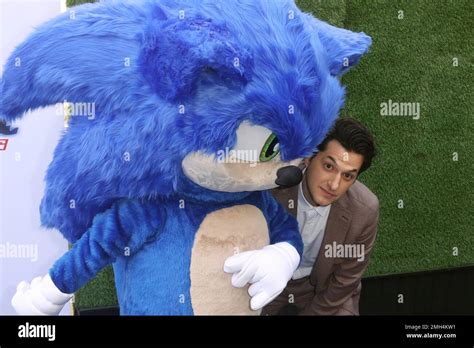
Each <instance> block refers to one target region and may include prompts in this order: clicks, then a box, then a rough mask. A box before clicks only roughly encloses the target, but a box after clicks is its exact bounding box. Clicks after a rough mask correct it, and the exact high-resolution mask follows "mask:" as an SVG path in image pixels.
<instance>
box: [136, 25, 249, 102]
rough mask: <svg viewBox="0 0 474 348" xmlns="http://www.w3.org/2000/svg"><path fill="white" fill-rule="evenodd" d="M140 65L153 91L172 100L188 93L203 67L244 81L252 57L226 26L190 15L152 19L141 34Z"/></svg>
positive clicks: (233, 80) (234, 81)
mask: <svg viewBox="0 0 474 348" xmlns="http://www.w3.org/2000/svg"><path fill="white" fill-rule="evenodd" d="M140 66H141V70H142V73H143V76H144V77H145V79H146V80H147V81H148V82H149V83H150V85H151V86H152V88H153V89H154V90H155V92H156V93H157V94H158V95H160V96H161V97H162V98H164V99H166V100H170V101H171V100H177V99H180V100H183V99H185V98H187V97H188V96H190V95H191V94H192V92H193V90H194V87H195V84H196V82H197V80H198V78H199V75H200V74H201V73H203V72H205V71H207V72H209V71H212V72H213V73H215V74H217V76H218V77H219V78H220V79H222V80H224V81H226V82H229V83H230V84H241V85H245V84H246V83H247V82H248V81H249V80H250V78H251V74H252V68H253V60H252V57H251V55H250V53H249V52H248V51H247V50H246V49H245V48H243V47H242V46H241V45H240V44H239V43H238V42H237V40H236V39H235V37H233V35H232V34H231V33H230V32H229V31H228V30H227V28H226V27H225V26H223V25H218V24H215V23H213V22H212V21H211V20H210V19H203V18H189V19H182V20H178V19H173V20H168V21H165V22H164V23H163V22H158V21H155V22H153V23H151V24H150V25H149V26H148V27H147V30H146V32H145V34H144V35H143V51H142V54H141V57H140Z"/></svg>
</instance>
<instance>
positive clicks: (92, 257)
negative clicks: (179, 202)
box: [12, 200, 163, 314]
mask: <svg viewBox="0 0 474 348" xmlns="http://www.w3.org/2000/svg"><path fill="white" fill-rule="evenodd" d="M162 221H163V216H162V213H161V209H159V207H158V206H156V205H153V204H152V203H151V202H149V201H142V200H122V201H119V202H117V203H115V204H114V205H113V206H112V207H111V208H110V209H108V210H106V211H105V212H103V213H101V214H98V215H97V216H96V217H95V218H94V221H93V223H92V226H91V227H90V228H89V229H88V230H87V232H86V233H84V235H83V236H82V237H81V239H79V240H78V241H77V242H76V243H75V244H74V246H73V247H72V249H71V250H69V251H68V252H67V253H66V254H64V255H63V256H62V257H61V258H60V259H59V260H57V261H56V263H55V264H54V266H53V267H52V268H51V269H50V271H49V273H48V275H46V276H44V277H42V278H41V277H39V278H35V279H34V280H33V281H32V282H31V285H30V284H28V283H26V282H22V283H20V284H19V285H18V288H17V292H16V294H15V296H14V297H13V299H12V305H13V307H14V308H15V310H16V311H17V313H18V314H58V313H59V311H60V310H61V309H62V307H63V306H64V304H65V303H66V302H67V301H68V300H69V299H70V298H71V297H72V293H74V292H75V291H77V290H78V289H79V288H80V287H82V286H83V285H84V284H85V283H87V282H88V281H89V280H91V279H92V278H93V277H94V276H95V275H96V274H97V273H98V272H99V271H100V270H101V269H103V268H104V267H105V266H107V265H108V264H110V263H112V262H114V261H115V260H116V259H117V258H118V257H128V256H132V255H133V254H134V253H135V252H136V251H138V250H139V249H140V248H141V247H142V245H143V244H144V243H145V242H146V241H147V240H149V239H151V238H153V237H154V236H155V235H156V234H157V233H158V232H159V228H160V225H161V226H162V224H161V222H162Z"/></svg>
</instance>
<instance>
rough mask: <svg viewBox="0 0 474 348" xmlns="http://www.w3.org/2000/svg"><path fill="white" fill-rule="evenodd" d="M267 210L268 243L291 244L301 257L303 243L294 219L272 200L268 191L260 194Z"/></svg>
mask: <svg viewBox="0 0 474 348" xmlns="http://www.w3.org/2000/svg"><path fill="white" fill-rule="evenodd" d="M262 195H263V200H264V202H265V203H264V204H265V207H266V209H267V211H266V215H267V221H268V227H269V232H270V243H271V244H276V243H281V242H287V243H289V244H291V245H292V246H293V247H294V248H295V249H296V251H297V252H298V254H299V256H300V257H301V256H302V255H303V241H302V239H301V235H300V232H299V228H298V222H297V221H296V219H295V218H294V217H293V216H291V215H290V214H288V213H287V212H286V211H285V209H284V208H283V207H282V206H281V205H280V204H279V203H278V202H277V201H276V199H275V198H273V196H272V194H271V193H270V191H265V192H262Z"/></svg>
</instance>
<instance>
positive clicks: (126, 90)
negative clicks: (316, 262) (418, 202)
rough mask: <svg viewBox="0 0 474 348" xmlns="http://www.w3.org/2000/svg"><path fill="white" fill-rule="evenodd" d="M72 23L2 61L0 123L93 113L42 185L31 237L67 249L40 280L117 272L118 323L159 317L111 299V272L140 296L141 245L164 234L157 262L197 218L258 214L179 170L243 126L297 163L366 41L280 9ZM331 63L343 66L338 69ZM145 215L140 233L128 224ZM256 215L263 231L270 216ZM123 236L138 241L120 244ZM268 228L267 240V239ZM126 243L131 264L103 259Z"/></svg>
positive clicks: (284, 4)
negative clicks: (234, 211) (43, 232)
mask: <svg viewBox="0 0 474 348" xmlns="http://www.w3.org/2000/svg"><path fill="white" fill-rule="evenodd" d="M181 10H184V15H185V17H184V18H183V19H180V18H179V11H181ZM74 11H75V12H74V16H75V18H74V19H71V18H70V13H68V12H67V13H65V14H63V15H61V16H58V17H57V18H56V19H53V20H52V21H49V22H47V23H46V24H44V25H43V26H41V27H40V28H38V29H37V30H36V31H35V32H34V33H33V34H32V35H31V36H30V37H29V38H28V39H27V40H26V41H24V42H23V43H22V44H21V45H19V46H18V47H17V48H16V50H15V51H14V52H13V54H12V55H11V56H10V58H9V59H8V61H7V63H6V65H5V67H4V73H3V76H2V79H1V82H0V87H1V92H2V93H1V100H0V118H1V119H4V120H6V121H8V122H10V121H12V120H15V119H17V118H19V117H21V116H22V115H23V114H24V113H25V112H27V111H28V110H30V109H35V108H38V107H43V106H47V105H51V104H54V103H58V102H63V101H64V100H67V101H68V102H73V103H74V102H79V103H83V102H87V103H95V108H96V117H95V119H94V120H89V119H87V118H86V117H79V116H78V117H73V118H72V119H71V122H70V127H69V129H68V130H67V131H66V132H65V134H64V136H63V137H62V139H61V141H60V143H59V144H58V146H57V148H56V150H55V153H54V159H53V161H52V163H51V164H50V166H49V168H48V172H47V174H46V189H45V195H44V197H43V200H42V203H41V208H40V209H41V221H42V225H43V226H45V227H50V228H57V229H59V230H60V231H61V233H62V234H63V235H64V236H65V238H67V239H68V241H70V242H71V243H74V242H77V244H76V245H75V246H74V248H73V249H72V250H71V251H70V252H69V253H68V254H66V255H65V256H64V257H63V258H62V259H60V260H59V261H58V263H57V264H56V265H55V266H54V267H53V269H52V270H51V274H52V276H53V280H54V282H55V283H56V284H59V285H58V286H59V287H60V288H61V289H63V290H65V291H66V290H67V291H74V290H77V289H78V288H79V287H80V286H81V285H83V284H84V283H85V282H86V281H87V280H89V279H90V278H91V277H93V276H94V275H95V273H96V272H97V271H98V270H99V269H100V268H102V267H103V266H105V265H106V264H108V263H110V262H113V261H114V260H117V263H116V264H115V270H116V271H118V273H116V278H117V282H118V284H119V285H118V293H119V297H120V300H121V305H122V306H123V307H122V310H123V312H124V313H158V312H159V313H165V312H167V313H168V312H170V311H171V312H172V310H171V309H169V308H168V309H166V310H165V308H167V307H166V306H165V304H164V303H162V302H160V301H158V302H157V303H156V305H155V304H150V303H148V302H147V301H149V299H148V300H147V299H146V298H145V297H143V299H142V298H140V299H138V298H137V297H136V296H137V294H135V293H133V291H132V292H127V295H125V294H124V292H122V291H121V290H120V283H121V281H122V280H121V279H123V278H121V271H120V270H121V269H122V267H124V263H129V264H131V263H132V260H136V259H140V262H137V263H136V264H134V266H130V265H129V266H127V267H132V268H133V267H135V268H133V269H132V270H131V272H132V273H133V274H134V276H136V277H137V278H136V279H137V284H138V282H139V281H140V280H141V281H143V282H144V283H146V281H147V279H145V278H143V277H144V276H145V275H144V274H143V273H140V269H142V268H146V267H147V266H150V264H151V263H152V262H164V261H163V260H165V259H162V261H159V260H154V259H153V258H152V257H149V258H148V257H145V256H139V255H140V253H139V252H138V250H139V249H140V246H141V245H143V243H145V241H146V240H147V238H148V237H150V236H152V235H156V234H157V233H158V232H157V231H159V230H161V231H164V230H166V233H170V235H169V236H167V237H166V238H165V237H163V238H164V239H163V241H162V242H161V243H163V244H162V245H161V244H160V245H159V247H160V249H162V251H163V253H167V254H170V255H174V253H177V252H180V253H185V254H186V253H188V252H189V250H188V249H186V248H187V246H188V245H189V243H190V240H191V239H192V237H193V236H194V233H195V228H196V226H198V225H199V223H198V222H199V221H201V220H202V217H203V216H204V213H205V212H206V213H207V212H210V211H211V210H212V209H217V207H218V206H219V207H224V206H226V205H227V204H231V203H230V202H232V204H234V205H235V204H243V202H250V201H252V202H253V204H254V205H258V206H260V205H261V202H262V200H263V199H264V197H267V194H265V193H224V192H213V191H210V190H207V189H204V188H201V187H197V186H193V185H192V184H191V183H190V182H189V180H187V179H186V178H185V176H184V174H183V170H182V168H181V162H182V160H183V158H184V157H185V156H186V155H187V154H189V153H190V152H193V151H198V150H200V151H203V152H206V153H215V152H216V151H217V150H219V149H223V148H225V147H229V148H231V147H232V146H233V145H234V144H235V141H236V139H235V132H236V129H237V128H238V126H239V125H240V123H241V122H242V121H244V120H249V121H251V122H252V123H254V124H257V125H262V126H265V127H267V128H269V129H270V130H271V131H272V132H274V133H275V134H276V135H277V136H278V138H279V141H280V151H281V157H282V159H283V160H285V161H290V160H292V159H295V158H300V157H304V156H307V155H309V154H311V153H312V151H313V149H314V148H315V146H316V145H317V144H318V143H319V142H320V141H321V140H322V139H323V137H324V135H325V134H326V132H327V130H328V129H329V127H330V126H331V125H332V123H333V121H334V120H335V118H336V117H337V114H338V112H339V110H340V108H341V107H342V105H343V102H344V88H343V87H342V86H341V84H340V82H339V81H338V78H337V77H338V76H337V75H340V74H342V73H343V72H345V71H346V70H347V69H348V68H349V67H350V66H352V65H354V64H355V63H356V62H357V61H358V59H359V58H360V56H361V55H362V54H363V53H364V52H366V51H367V49H368V47H369V46H370V38H369V37H368V36H366V35H365V34H363V33H352V32H350V31H347V30H343V29H338V28H334V27H331V26H329V25H327V24H325V23H323V22H321V21H318V20H316V19H315V18H314V17H312V16H309V15H306V14H303V13H301V11H300V10H299V9H298V8H297V7H296V6H295V4H294V3H293V1H290V0H281V1H278V2H277V3H275V2H274V1H265V0H261V1H255V0H242V1H224V0H222V1H215V0H206V1H195V0H184V1H171V0H162V1H146V0H142V1H120V2H115V1H107V2H104V3H99V4H87V5H82V6H78V7H75V8H74ZM290 13H293V14H294V18H293V19H290V17H289V14H290ZM345 57H347V58H348V60H349V66H343V65H342V66H341V61H343V59H344V58H345ZM16 58H20V59H21V65H20V67H17V66H15V59H16ZM236 58H238V61H239V64H238V65H237V66H236V65H235V64H234V63H235V59H236ZM127 62H129V64H126V63H127ZM181 105H182V106H184V107H185V113H184V114H181V113H180V112H179V111H180V106H181ZM290 105H291V106H292V107H293V108H294V114H290V113H289V112H288V110H289V107H290ZM125 154H127V155H128V156H129V158H130V160H129V161H127V160H124V155H125ZM177 197H181V198H185V199H186V200H188V199H191V200H195V201H196V203H195V205H194V206H193V209H195V212H192V213H190V214H194V215H193V216H192V217H189V221H188V222H185V221H184V220H183V221H181V220H179V223H181V224H183V226H182V228H183V229H184V230H186V233H187V235H186V236H187V237H186V238H189V240H188V239H186V240H183V241H182V242H183V244H177V243H176V240H173V238H172V236H171V234H172V233H174V232H173V231H175V230H174V228H176V225H173V223H172V221H174V220H176V219H177V216H180V214H182V213H180V212H178V211H176V210H174V209H172V208H170V207H169V206H170V205H172V204H174V203H173V202H175V200H176V198H177ZM262 197H263V198H262ZM267 198H268V197H267ZM259 200H260V201H259ZM139 202H141V203H139ZM152 202H154V203H152ZM156 202H160V204H158V205H157V204H156ZM199 202H201V203H199ZM203 202H206V207H207V208H206V209H205V210H203V209H201V208H199V207H200V205H201V204H202V203H203ZM267 203H268V204H269V205H270V206H273V204H274V203H270V199H268V202H267ZM123 205H125V207H127V209H125V210H124V211H122V210H121V209H124V208H122V207H123ZM128 205H132V207H129V206H128ZM147 207H154V208H156V210H153V209H151V208H150V209H151V210H150V209H148V208H147ZM211 207H212V208H211ZM262 207H263V206H262ZM263 208H265V207H263ZM263 208H262V209H263ZM265 209H269V208H268V207H267V208H265ZM193 211H194V210H193ZM264 211H266V210H264ZM145 213H146V214H148V215H146V216H148V217H149V218H150V220H149V221H141V220H140V219H138V218H137V216H142V217H144V216H145V215H142V214H145ZM149 214H151V215H149ZM282 214H283V213H282ZM163 216H166V222H163V221H164V220H162V219H164V218H163ZM265 216H266V218H267V220H268V223H269V225H273V224H274V222H273V219H275V218H276V217H275V216H273V215H272V214H266V215H265ZM290 220H291V219H290ZM127 221H128V222H127ZM176 221H177V220H176ZM127 224H131V226H134V227H136V229H137V231H139V232H137V233H136V235H130V234H129V233H130V231H129V229H127V228H126V225H127ZM133 224H136V225H133ZM163 224H164V225H163ZM168 224H170V225H168ZM166 226H168V227H169V229H167V227H166ZM281 226H283V225H281ZM281 226H280V227H281ZM275 228H276V230H272V229H270V233H271V235H272V236H274V235H275V234H278V233H280V232H281V231H279V230H278V228H279V227H278V226H276V225H275ZM131 229H134V228H130V230H131ZM86 231H89V233H86ZM125 231H127V232H125ZM127 233H128V234H127ZM150 233H152V234H150ZM166 233H163V235H165V234H166ZM297 234H298V232H297V229H296V228H295V227H294V226H293V228H292V229H289V230H288V231H287V233H286V234H284V235H283V234H282V237H281V240H287V241H290V242H291V243H293V245H295V247H297V249H299V252H301V245H300V243H301V241H297V240H294V236H295V235H297ZM81 237H82V238H81ZM274 240H276V239H274ZM93 241H95V242H93ZM131 241H133V243H132V244H133V245H135V246H136V250H134V251H135V252H136V253H137V254H136V256H134V259H130V260H128V261H124V260H123V259H122V258H118V259H117V257H118V254H117V250H119V249H120V248H121V247H123V245H125V244H124V243H130V242H131ZM147 245H148V244H147ZM152 245H154V244H153V243H152ZM156 247H158V244H156ZM181 248H182V249H181ZM164 250H166V251H164ZM142 255H144V254H142ZM186 255H187V254H186ZM188 261H189V260H188ZM180 267H182V268H180ZM169 269H170V270H169V272H165V273H164V274H163V277H169V279H174V278H173V277H174V276H173V274H174V273H173V272H188V271H189V270H188V268H186V265H184V264H180V265H176V268H169ZM134 279H135V278H134ZM163 279H167V278H163ZM180 279H183V281H188V279H187V278H186V277H184V278H180ZM68 284H69V285H68ZM142 285H143V284H142ZM183 286H185V287H186V286H187V285H186V284H184V283H183ZM143 287H144V288H147V285H143ZM135 291H140V290H139V289H135ZM163 291H165V290H163ZM137 301H138V302H137ZM140 301H143V303H141V302H140ZM160 308H161V309H160ZM179 311H180V313H191V309H190V308H183V309H180V310H179Z"/></svg>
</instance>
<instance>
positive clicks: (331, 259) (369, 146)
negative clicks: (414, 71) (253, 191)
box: [262, 118, 379, 315]
mask: <svg viewBox="0 0 474 348" xmlns="http://www.w3.org/2000/svg"><path fill="white" fill-rule="evenodd" d="M318 150H319V151H318V152H317V154H316V155H314V156H313V157H311V158H306V159H305V160H304V164H305V165H306V170H305V173H304V178H303V181H302V183H301V184H299V185H297V186H294V187H291V188H287V189H275V190H273V195H274V197H275V198H276V199H277V200H278V201H279V202H280V204H282V205H283V206H284V207H285V208H287V210H288V211H289V212H290V213H291V214H292V215H293V216H295V217H296V218H297V219H298V223H299V225H300V232H301V235H302V238H303V242H304V252H303V257H302V259H301V263H300V266H299V268H298V269H297V270H296V272H295V273H294V275H293V278H292V279H291V280H290V281H289V282H288V284H287V287H286V288H285V290H284V291H283V292H282V293H281V294H280V295H279V296H278V297H276V298H275V300H273V302H271V303H270V304H268V305H267V306H266V307H264V309H263V311H262V315H291V314H293V315H294V314H299V315H359V298H360V292H361V278H362V275H363V273H364V271H365V270H366V268H367V265H368V263H369V258H370V255H371V252H372V248H373V245H374V241H375V237H376V233H377V224H378V216H379V204H378V200H377V197H376V196H375V195H374V194H373V193H372V192H371V191H370V190H369V189H368V188H367V187H366V186H364V185H363V184H362V183H360V182H359V181H357V177H358V175H359V174H360V173H361V172H363V171H364V170H366V169H368V168H369V167H370V164H371V161H372V158H373V157H374V155H375V148H374V143H373V138H372V135H371V134H370V132H369V131H368V130H367V128H366V127H365V126H363V125H362V124H360V123H359V122H357V121H355V120H354V119H351V118H341V119H339V120H337V122H336V124H335V126H334V127H333V129H332V130H331V131H330V132H329V133H328V135H327V137H326V139H325V140H324V141H323V142H322V143H321V144H320V145H319V146H318Z"/></svg>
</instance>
